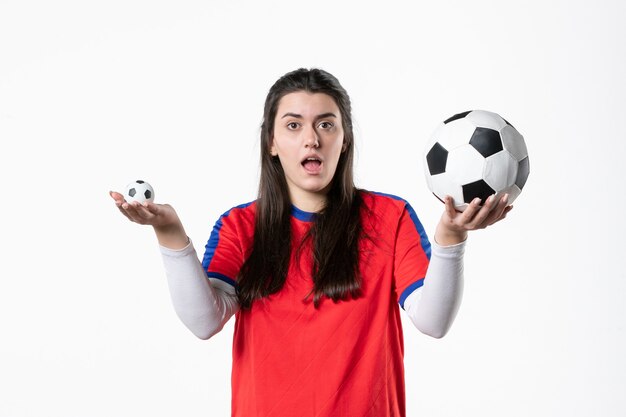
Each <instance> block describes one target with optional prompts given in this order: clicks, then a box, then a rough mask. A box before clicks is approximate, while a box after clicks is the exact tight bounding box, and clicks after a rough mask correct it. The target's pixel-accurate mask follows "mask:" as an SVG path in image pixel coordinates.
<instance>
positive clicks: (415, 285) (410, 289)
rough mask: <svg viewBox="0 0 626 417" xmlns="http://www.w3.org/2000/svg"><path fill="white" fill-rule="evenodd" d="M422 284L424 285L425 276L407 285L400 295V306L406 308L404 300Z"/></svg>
mask: <svg viewBox="0 0 626 417" xmlns="http://www.w3.org/2000/svg"><path fill="white" fill-rule="evenodd" d="M422 285H424V278H422V279H419V280H417V281H415V282H414V283H413V284H411V285H409V286H408V287H406V289H405V290H404V291H402V294H401V295H400V300H399V301H398V302H399V303H400V307H402V310H404V302H405V301H406V299H407V298H408V297H409V295H411V294H412V293H413V291H415V290H416V289H418V288H419V287H421V286H422Z"/></svg>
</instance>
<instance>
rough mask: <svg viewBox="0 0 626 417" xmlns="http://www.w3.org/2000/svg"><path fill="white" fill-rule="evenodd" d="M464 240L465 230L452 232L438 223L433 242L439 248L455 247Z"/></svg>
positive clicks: (465, 237) (465, 236)
mask: <svg viewBox="0 0 626 417" xmlns="http://www.w3.org/2000/svg"><path fill="white" fill-rule="evenodd" d="M466 239H467V231H466V230H453V229H450V228H448V227H446V226H444V225H443V224H442V223H441V222H439V224H438V225H437V229H436V230H435V242H437V244H438V245H440V246H451V245H457V244H459V243H461V242H463V241H465V240H466Z"/></svg>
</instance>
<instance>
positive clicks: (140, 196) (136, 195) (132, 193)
mask: <svg viewBox="0 0 626 417" xmlns="http://www.w3.org/2000/svg"><path fill="white" fill-rule="evenodd" d="M124 198H125V199H126V201H128V202H129V203H130V202H131V201H138V202H140V203H143V202H144V201H150V202H152V201H154V190H153V189H152V186H151V185H150V184H148V183H147V182H145V181H142V180H137V181H133V182H131V183H130V184H128V185H127V186H126V191H125V192H124Z"/></svg>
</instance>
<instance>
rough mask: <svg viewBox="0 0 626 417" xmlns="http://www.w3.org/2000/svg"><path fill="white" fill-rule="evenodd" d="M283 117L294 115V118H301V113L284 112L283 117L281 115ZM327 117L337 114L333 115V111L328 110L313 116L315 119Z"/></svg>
mask: <svg viewBox="0 0 626 417" xmlns="http://www.w3.org/2000/svg"><path fill="white" fill-rule="evenodd" d="M285 117H294V118H296V119H302V115H301V114H297V113H285V114H284V115H283V117H281V119H284V118H285ZM327 117H334V118H337V116H336V115H335V113H331V112H328V113H322V114H319V115H317V116H316V117H315V119H325V118H327Z"/></svg>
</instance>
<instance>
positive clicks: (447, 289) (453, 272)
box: [404, 241, 465, 338]
mask: <svg viewBox="0 0 626 417" xmlns="http://www.w3.org/2000/svg"><path fill="white" fill-rule="evenodd" d="M464 251H465V241H463V242H461V243H459V244H456V245H453V246H440V245H438V244H437V243H433V244H432V253H431V258H430V264H429V266H428V271H427V273H426V277H425V279H424V285H423V286H422V287H421V288H419V289H417V290H416V291H414V292H413V293H412V294H411V295H410V296H409V297H407V299H406V301H405V303H404V307H405V310H406V312H407V314H408V315H409V317H410V318H411V321H412V322H413V324H414V325H415V327H417V328H418V329H419V330H420V331H421V332H422V333H425V334H427V335H429V336H432V337H436V338H440V337H443V336H445V334H446V333H447V332H448V330H449V329H450V326H452V323H453V322H454V319H455V317H456V314H457V312H458V309H459V306H460V305H461V299H462V296H463V254H464Z"/></svg>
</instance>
